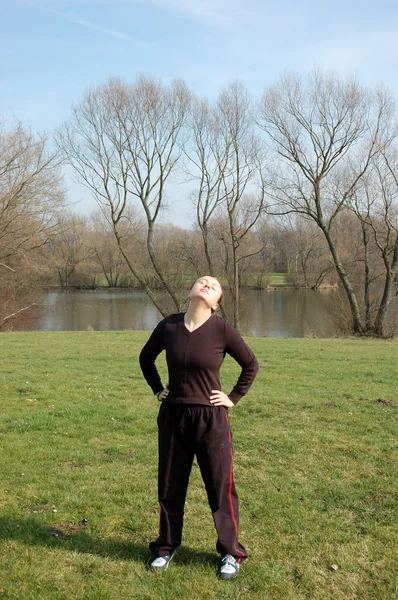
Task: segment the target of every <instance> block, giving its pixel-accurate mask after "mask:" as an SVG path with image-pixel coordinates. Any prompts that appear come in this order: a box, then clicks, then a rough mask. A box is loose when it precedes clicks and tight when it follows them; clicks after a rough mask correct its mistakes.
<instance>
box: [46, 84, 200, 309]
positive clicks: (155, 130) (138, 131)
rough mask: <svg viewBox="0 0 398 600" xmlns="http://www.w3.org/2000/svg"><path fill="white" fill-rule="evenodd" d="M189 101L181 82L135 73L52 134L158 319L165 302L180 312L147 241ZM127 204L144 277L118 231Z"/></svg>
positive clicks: (91, 98)
mask: <svg viewBox="0 0 398 600" xmlns="http://www.w3.org/2000/svg"><path fill="white" fill-rule="evenodd" d="M189 101H190V94H189V91H188V90H187V88H186V86H185V84H184V83H182V82H181V81H175V82H173V83H172V84H170V86H164V85H162V84H161V83H159V82H157V81H155V80H154V79H150V78H147V77H143V76H141V77H139V78H138V79H137V81H136V82H135V83H134V84H133V85H128V84H125V83H123V82H122V81H119V80H115V79H111V80H110V81H109V82H108V83H107V84H105V85H102V86H98V87H96V88H92V89H91V90H89V91H88V92H87V94H86V95H85V97H84V99H83V100H82V102H81V103H80V104H78V105H75V106H73V109H72V117H71V119H70V121H69V122H68V123H65V124H64V125H63V126H62V128H61V129H60V131H59V132H58V134H57V136H56V138H57V143H58V145H59V147H60V148H61V149H62V150H63V152H64V156H65V159H66V160H67V162H68V163H69V164H71V165H72V166H73V168H74V169H75V170H76V172H77V174H78V177H79V179H80V180H81V181H82V182H83V183H84V184H85V185H86V186H87V187H88V188H89V189H90V190H91V192H92V194H93V195H94V197H95V199H96V200H97V202H98V204H99V205H100V206H102V207H103V208H104V209H106V210H107V211H108V214H109V216H110V219H111V222H112V224H113V230H114V234H115V236H116V240H117V243H118V245H119V248H120V252H121V254H122V256H123V257H124V259H125V261H126V264H127V265H128V267H129V269H130V271H131V272H132V273H133V275H134V277H135V278H136V279H137V280H138V281H139V283H140V285H141V286H142V288H143V289H144V290H145V292H146V293H147V294H148V296H149V297H150V298H151V300H152V301H153V302H154V304H155V306H156V307H157V308H158V310H159V311H160V312H161V313H162V314H167V312H169V311H170V305H171V307H172V309H174V310H180V307H181V301H182V297H181V289H180V285H177V286H172V285H171V284H170V282H169V280H168V278H167V273H166V272H164V271H163V269H162V267H161V264H160V260H159V256H158V254H157V253H156V251H155V247H154V236H155V225H156V222H157V220H158V217H159V215H160V213H161V210H162V208H163V206H164V203H165V191H166V183H167V181H168V179H169V177H170V175H171V174H172V173H173V171H174V170H175V167H176V165H177V163H178V160H179V158H180V154H181V151H180V149H179V146H178V144H177V142H178V139H179V136H180V134H181V131H182V127H183V124H184V119H185V114H186V111H187V108H188V105H189ZM132 200H137V201H138V202H139V204H140V206H141V208H142V210H143V212H144V215H145V217H146V226H147V231H146V234H147V235H146V245H147V251H148V254H149V257H150V261H151V265H152V273H151V276H150V277H149V278H148V277H145V276H143V274H142V272H140V270H139V269H138V268H137V267H136V265H134V264H133V262H132V260H131V259H130V256H129V255H128V252H127V251H126V247H125V243H124V242H125V238H124V235H123V233H122V231H123V232H124V231H125V230H126V223H130V215H129V214H128V212H127V208H128V206H129V204H130V203H131V201H132ZM121 226H122V231H121ZM154 279H155V280H156V281H157V282H159V283H160V284H161V286H162V287H163V289H164V290H165V291H166V293H167V296H168V298H169V302H168V303H165V302H162V303H161V302H160V301H159V298H157V297H155V294H154V293H153V287H152V284H153V281H154Z"/></svg>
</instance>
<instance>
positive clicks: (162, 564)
mask: <svg viewBox="0 0 398 600" xmlns="http://www.w3.org/2000/svg"><path fill="white" fill-rule="evenodd" d="M175 553H176V551H175V550H174V552H173V553H172V554H168V555H167V556H158V557H157V558H155V559H154V560H153V561H152V562H151V564H150V566H149V568H150V569H151V571H165V570H166V569H167V567H168V566H169V562H170V561H171V559H172V558H173V556H174V554H175Z"/></svg>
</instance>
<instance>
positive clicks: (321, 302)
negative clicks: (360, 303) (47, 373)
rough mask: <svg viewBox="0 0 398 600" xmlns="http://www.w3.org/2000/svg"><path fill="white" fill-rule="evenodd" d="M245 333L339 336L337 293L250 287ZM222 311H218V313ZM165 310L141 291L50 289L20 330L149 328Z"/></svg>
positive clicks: (242, 327) (284, 335)
mask: <svg viewBox="0 0 398 600" xmlns="http://www.w3.org/2000/svg"><path fill="white" fill-rule="evenodd" d="M245 294H246V306H247V307H248V309H247V310H246V309H245V311H244V316H245V320H244V322H243V323H242V326H241V332H242V333H243V334H245V335H253V336H267V337H305V336H312V335H315V336H317V337H331V336H333V335H337V333H338V332H337V330H336V325H335V322H334V319H333V314H332V313H333V311H334V310H335V309H336V303H337V300H338V297H339V292H338V291H337V290H335V289H330V290H318V291H314V290H287V289H280V290H279V289H278V290H269V291H265V290H262V291H259V290H247V291H246V292H245ZM219 314H220V313H219ZM161 318H162V317H161V315H160V313H159V312H158V311H157V309H156V308H155V307H154V306H153V304H152V303H151V301H150V300H149V299H148V298H147V296H146V294H145V293H144V292H142V291H135V290H134V291H131V290H129V291H123V290H117V291H116V290H109V291H108V290H97V291H68V292H64V291H51V292H48V293H47V294H46V296H45V297H44V299H43V302H42V305H41V306H40V307H39V308H38V310H37V312H36V315H35V318H33V319H30V320H27V321H24V323H23V324H22V326H20V327H18V329H23V330H39V331H85V330H87V329H94V330H96V331H106V330H123V329H125V330H131V329H132V330H142V329H144V330H151V329H153V328H154V326H155V325H156V324H157V323H158V322H159V321H160V320H161Z"/></svg>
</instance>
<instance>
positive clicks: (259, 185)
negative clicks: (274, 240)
mask: <svg viewBox="0 0 398 600" xmlns="http://www.w3.org/2000/svg"><path fill="white" fill-rule="evenodd" d="M190 133H191V139H190V142H189V145H187V148H186V155H187V157H188V159H189V174H190V176H191V177H192V178H193V179H195V180H196V181H197V182H198V184H199V185H198V188H197V190H196V192H195V193H194V195H193V198H194V202H195V205H196V219H197V224H198V227H199V229H200V231H201V234H202V239H203V244H204V249H205V255H206V258H207V263H208V267H209V271H210V274H215V266H214V259H213V257H212V253H211V251H210V235H211V232H210V230H211V220H212V219H214V218H215V217H217V223H218V225H217V227H216V229H217V231H218V235H219V236H221V237H220V241H221V242H222V244H223V248H224V257H225V261H224V265H223V274H224V276H225V277H226V278H227V283H228V287H229V288H230V298H231V301H232V307H233V308H232V312H231V320H232V321H233V323H234V325H235V326H236V327H238V326H239V290H240V276H239V267H240V264H241V261H242V260H243V259H244V258H245V255H244V254H243V253H242V252H240V251H239V248H240V247H241V245H242V242H243V240H244V238H245V236H247V235H248V233H249V232H250V231H251V230H252V229H253V228H254V226H255V225H256V223H257V221H258V219H259V218H260V215H261V214H262V212H263V211H264V207H265V185H264V163H265V157H264V153H263V150H262V148H261V144H260V139H259V137H258V135H257V134H256V132H255V122H254V119H253V115H252V102H251V98H250V96H249V94H248V93H247V92H246V90H245V89H244V87H243V85H242V84H241V83H239V82H235V83H232V84H231V85H230V86H229V87H228V88H227V89H226V90H224V91H223V92H222V93H221V94H220V97H219V99H218V101H217V103H216V105H215V106H214V107H209V105H208V104H207V103H205V102H199V101H198V102H197V103H196V104H195V105H194V110H193V112H192V117H191V122H190ZM222 214H225V215H226V218H227V223H228V227H227V229H222V228H221V229H220V227H219V225H220V223H222V222H223V218H222V216H221V215H222ZM261 248H262V246H261V245H257V249H256V250H253V247H251V250H250V254H251V253H252V252H254V254H256V253H258V252H260V251H261ZM241 250H242V248H241ZM246 258H248V255H247V256H246ZM221 310H222V312H223V315H224V316H225V315H226V312H225V306H224V304H223V305H222V306H221Z"/></svg>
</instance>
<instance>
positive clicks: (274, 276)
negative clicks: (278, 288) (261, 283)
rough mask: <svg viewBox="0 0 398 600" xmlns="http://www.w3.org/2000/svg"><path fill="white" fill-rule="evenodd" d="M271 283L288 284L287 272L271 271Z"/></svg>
mask: <svg viewBox="0 0 398 600" xmlns="http://www.w3.org/2000/svg"><path fill="white" fill-rule="evenodd" d="M269 284H270V285H287V284H288V283H287V281H286V273H271V274H270V282H269Z"/></svg>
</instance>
